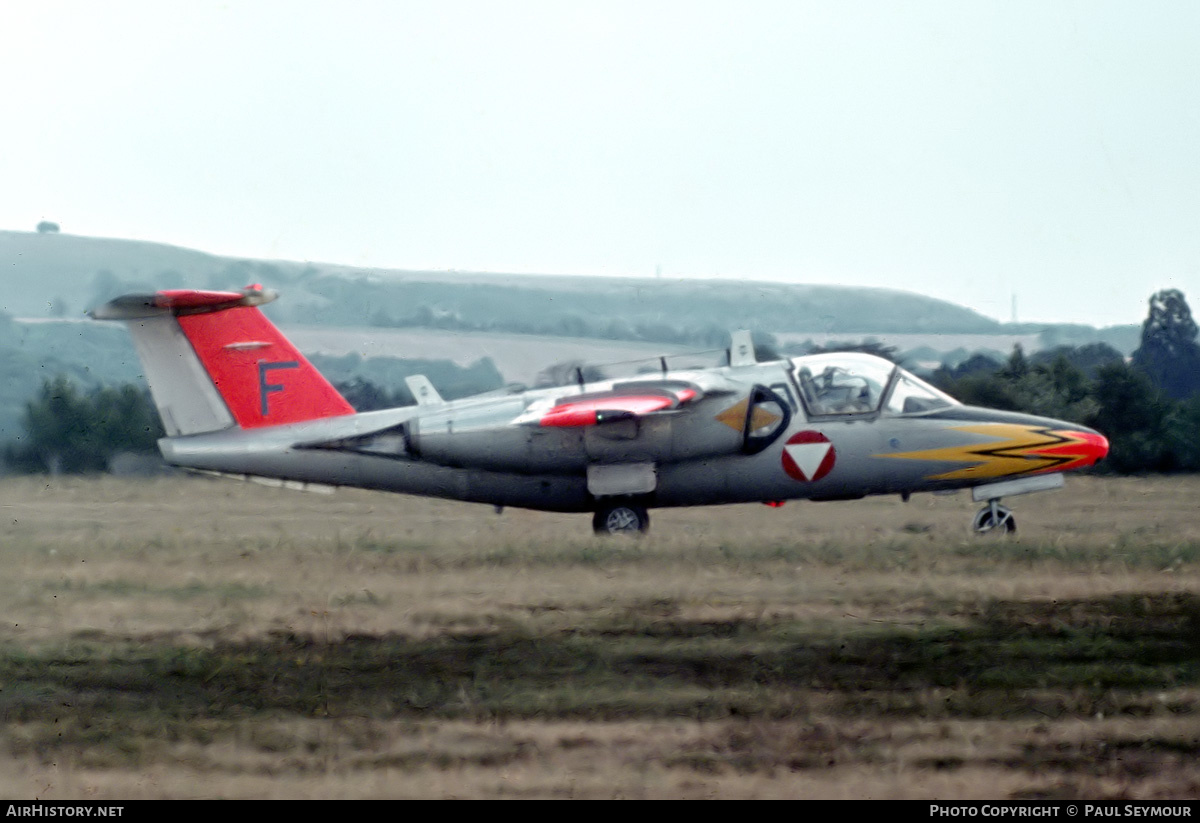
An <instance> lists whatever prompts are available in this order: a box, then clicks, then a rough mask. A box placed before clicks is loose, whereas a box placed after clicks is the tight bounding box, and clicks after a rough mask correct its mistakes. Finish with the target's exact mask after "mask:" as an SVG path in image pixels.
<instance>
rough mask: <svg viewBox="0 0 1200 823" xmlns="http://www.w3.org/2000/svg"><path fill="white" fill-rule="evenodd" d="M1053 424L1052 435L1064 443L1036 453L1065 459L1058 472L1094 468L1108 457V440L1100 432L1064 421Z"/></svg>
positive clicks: (1039, 449) (1037, 450)
mask: <svg viewBox="0 0 1200 823" xmlns="http://www.w3.org/2000/svg"><path fill="white" fill-rule="evenodd" d="M1053 422H1054V426H1053V427H1052V428H1053V430H1052V431H1051V432H1050V434H1051V436H1055V437H1059V438H1062V441H1063V442H1062V443H1060V444H1057V445H1055V446H1051V447H1049V448H1038V449H1036V450H1034V451H1036V452H1037V453H1038V454H1039V455H1044V456H1055V457H1059V458H1063V459H1064V460H1065V462H1064V463H1063V465H1061V466H1060V467H1058V469H1057V470H1058V471H1067V470H1070V469H1083V468H1087V467H1088V466H1094V465H1096V463H1098V462H1099V461H1101V460H1103V459H1104V458H1105V457H1106V456H1107V455H1108V438H1107V437H1105V436H1104V435H1102V434H1101V433H1100V432H1098V431H1096V430H1095V429H1089V428H1088V427H1087V426H1081V425H1079V424H1078V423H1068V422H1066V421H1064V420H1056V421H1053Z"/></svg>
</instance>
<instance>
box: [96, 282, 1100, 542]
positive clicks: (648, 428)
mask: <svg viewBox="0 0 1200 823" xmlns="http://www.w3.org/2000/svg"><path fill="white" fill-rule="evenodd" d="M274 298H275V294H274V293H273V292H270V291H267V290H264V289H262V288H261V287H258V286H250V287H247V288H246V289H245V290H243V291H241V292H224V291H193V290H171V291H160V292H157V293H155V294H146V295H128V296H125V297H119V298H117V299H115V300H113V301H111V302H109V303H106V304H105V305H103V306H100V307H99V308H97V309H95V310H94V311H93V312H92V316H93V317H95V318H98V319H104V320H122V321H124V322H125V323H126V324H127V325H128V326H129V328H130V330H131V331H132V334H133V340H134V344H135V346H136V348H137V352H138V355H139V357H140V358H141V360H142V364H143V367H144V371H145V374H146V377H147V379H148V381H149V383H150V389H151V394H152V395H153V398H154V402H155V405H156V406H157V407H158V411H159V413H160V414H161V416H162V420H163V425H164V427H165V429H166V435H167V436H166V437H164V438H163V439H162V440H160V441H159V447H160V448H161V450H162V453H163V457H164V458H166V461H167V462H168V463H170V464H172V465H175V466H181V467H186V468H190V469H198V470H203V471H210V472H217V473H225V474H234V475H240V476H248V477H258V478H273V479H276V480H291V481H299V482H302V483H317V484H324V485H333V486H356V487H361V488H367V489H379V490H385V491H392V492H401V493H405V494H418V495H428V496H433V497H443V498H450V499H454V500H464V501H470V502H476V503H490V504H492V505H493V506H495V507H497V510H500V508H501V507H504V506H517V507H522V508H527V509H538V510H543V511H558V512H591V513H593V527H594V528H595V530H596V531H597V532H598V533H602V534H617V533H638V532H644V531H646V529H647V527H648V525H649V517H648V515H647V510H648V509H652V508H659V507H668V506H698V505H707V504H718V503H744V502H764V503H770V504H775V505H777V504H779V503H781V502H782V501H786V500H792V499H808V500H850V499H855V498H861V497H864V496H866V495H875V494H898V495H901V496H902V497H904V498H905V499H907V497H908V496H909V495H911V494H913V493H916V492H939V491H947V490H953V489H960V488H969V489H971V491H972V496H973V497H974V499H975V501H976V502H983V503H984V504H985V505H984V506H983V508H982V509H980V510H979V512H978V514H976V515H975V519H974V523H973V528H974V529H975V531H977V532H980V533H983V532H991V531H1000V532H1008V531H1012V530H1013V529H1014V528H1015V522H1014V520H1013V516H1012V513H1011V512H1010V511H1009V510H1008V509H1007V508H1006V507H1004V506H1002V505H1000V500H1001V498H1002V497H1008V496H1011V495H1016V494H1025V493H1027V492H1035V491H1045V490H1048V489H1054V488H1058V487H1059V486H1061V485H1062V484H1063V476H1062V472H1065V471H1069V470H1071V469H1078V468H1082V467H1085V466H1091V465H1093V464H1094V463H1095V462H1096V461H1097V460H1099V459H1101V458H1103V457H1104V456H1105V454H1107V452H1108V441H1107V440H1106V439H1105V438H1104V437H1103V436H1102V435H1101V434H1099V433H1098V432H1095V431H1092V430H1091V429H1088V428H1085V427H1083V426H1080V425H1078V424H1076V423H1068V422H1065V421H1062V420H1052V419H1047V418H1042V417H1034V416H1031V415H1027V414H1016V413H1013V412H1004V411H995V410H990V409H984V408H978V407H973V406H965V405H963V404H961V403H959V402H958V401H956V400H954V399H953V398H952V397H949V396H948V395H946V394H943V393H942V392H940V391H938V390H937V389H935V388H934V387H932V386H930V385H929V384H927V383H925V382H923V381H922V380H920V379H918V378H917V377H915V376H913V375H912V374H910V373H909V372H907V371H905V370H904V369H902V368H900V367H898V366H896V365H895V364H893V363H890V362H888V361H886V360H883V359H880V358H878V357H873V356H870V355H865V354H857V353H842V354H817V355H810V356H806V357H794V358H791V359H787V360H775V361H771V362H762V363H760V362H758V361H757V358H756V357H755V353H754V348H753V346H752V344H751V342H750V335H749V333H748V332H737V333H735V334H734V335H733V345H732V347H731V348H730V349H729V350H728V351H727V352H722V354H721V361H720V362H719V363H718V364H717V365H711V366H709V367H706V368H699V367H687V366H683V367H679V368H676V367H674V366H673V365H672V362H671V361H672V360H673V359H674V358H659V359H656V360H653V361H649V362H643V363H640V364H639V365H640V366H641V368H640V369H630V371H631V373H629V374H626V375H625V376H618V377H612V376H609V375H607V374H602V375H600V376H599V377H596V376H595V375H591V376H590V378H589V379H587V380H585V373H584V372H583V371H582V370H577V371H576V373H575V378H576V379H575V380H574V382H572V383H570V384H569V385H565V386H557V387H553V388H540V389H534V390H529V391H526V390H524V389H523V388H513V389H511V390H507V389H506V390H500V391H497V392H491V393H488V394H482V395H478V396H475V397H469V398H465V399H461V400H454V401H446V400H443V399H442V398H441V396H440V395H439V394H438V392H437V391H436V389H435V388H434V387H433V386H432V385H431V384H430V382H429V381H428V380H427V379H425V378H424V377H412V378H409V379H408V382H409V387H410V388H411V389H412V391H413V394H414V396H415V397H416V398H417V405H415V406H405V407H401V408H395V409H388V410H384V411H371V412H364V413H356V412H355V410H354V409H353V408H352V407H351V406H350V404H349V403H347V402H346V400H345V399H344V398H343V397H342V396H341V395H340V394H339V393H338V391H337V390H336V389H335V388H334V387H333V386H332V385H330V383H329V382H328V381H327V380H325V378H324V377H322V376H321V374H320V373H319V372H317V370H316V369H315V368H313V366H312V365H311V364H310V363H309V362H308V361H307V360H306V359H305V358H304V357H303V356H302V355H301V354H300V352H299V351H297V350H296V348H295V347H294V346H293V345H292V344H291V343H290V342H288V340H287V339H286V338H285V337H284V336H283V335H282V334H281V333H280V332H279V330H278V329H277V328H276V327H275V326H274V325H273V324H272V323H271V322H270V320H268V319H267V318H266V316H265V315H263V313H262V312H261V311H260V309H259V308H258V307H259V306H260V305H262V304H264V303H266V302H268V301H270V300H272V299H274Z"/></svg>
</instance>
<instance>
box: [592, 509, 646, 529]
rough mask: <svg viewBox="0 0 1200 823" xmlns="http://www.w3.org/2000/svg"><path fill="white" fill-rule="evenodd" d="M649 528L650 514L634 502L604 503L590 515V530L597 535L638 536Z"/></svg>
mask: <svg viewBox="0 0 1200 823" xmlns="http://www.w3.org/2000/svg"><path fill="white" fill-rule="evenodd" d="M649 528H650V515H649V514H648V513H647V512H646V508H645V507H644V506H639V505H637V504H635V503H604V504H601V506H600V507H599V508H597V509H596V513H595V515H593V516H592V530H593V531H595V532H596V534H599V535H605V536H608V535H625V536H626V537H638V536H639V535H643V534H645V533H646V531H647V530H648V529H649Z"/></svg>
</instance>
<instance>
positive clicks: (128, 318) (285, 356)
mask: <svg viewBox="0 0 1200 823" xmlns="http://www.w3.org/2000/svg"><path fill="white" fill-rule="evenodd" d="M274 299H275V294H274V292H270V291H264V290H263V289H262V288H261V287H258V286H250V287H247V288H246V289H244V290H243V291H240V292H223V291H192V290H183V289H181V290H172V291H160V292H157V293H155V294H150V295H127V296H125V297H118V298H117V299H115V300H113V301H111V302H108V303H105V304H104V305H103V306H100V307H99V308H97V309H94V310H93V311H92V312H91V316H92V317H94V318H96V319H98V320H123V321H125V323H126V324H127V325H128V326H129V330H130V332H131V333H132V335H133V342H134V346H135V347H136V349H137V353H138V357H139V358H140V359H141V361H142V367H143V368H144V369H145V372H146V379H147V381H149V383H150V392H151V394H152V395H153V396H154V403H155V405H156V406H157V407H158V411H159V414H160V415H161V416H162V419H163V426H164V427H165V428H166V431H167V435H168V436H171V437H176V436H180V435H187V434H199V433H202V432H209V431H218V430H220V429H227V428H231V427H233V426H239V427H241V428H243V429H255V428H262V427H265V426H280V425H284V424H287V423H300V422H303V421H305V420H315V419H317V418H321V417H335V416H339V415H347V414H354V408H353V407H352V406H351V405H350V404H349V403H347V402H346V400H345V398H343V397H342V396H341V395H340V394H338V392H337V389H335V388H334V387H333V386H332V385H330V383H329V381H328V380H326V379H325V378H324V377H322V376H321V374H320V372H318V371H317V370H316V369H315V368H314V367H313V365H312V364H311V363H309V362H308V360H306V359H305V357H304V355H302V354H300V352H299V351H297V350H296V347H295V346H293V345H292V344H291V343H290V342H289V341H288V339H287V338H286V337H284V336H283V334H282V333H280V331H279V329H277V328H275V325H274V324H273V323H271V321H270V320H268V319H267V318H266V316H265V315H264V314H263V313H262V312H261V311H260V310H259V309H258V307H259V306H260V305H262V304H264V303H268V302H270V301H271V300H274Z"/></svg>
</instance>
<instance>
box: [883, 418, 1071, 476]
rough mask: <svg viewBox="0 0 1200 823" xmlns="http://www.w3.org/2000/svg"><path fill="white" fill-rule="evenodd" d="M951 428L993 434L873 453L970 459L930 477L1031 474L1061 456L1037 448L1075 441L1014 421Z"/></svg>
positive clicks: (1055, 462) (954, 460)
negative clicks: (978, 440)
mask: <svg viewBox="0 0 1200 823" xmlns="http://www.w3.org/2000/svg"><path fill="white" fill-rule="evenodd" d="M949 430H951V431H962V432H969V433H971V434H980V435H984V436H985V437H990V438H995V441H994V442H988V443H967V444H965V445H961V446H947V447H944V448H940V449H926V450H924V451H915V452H897V453H894V454H876V455H873V456H874V457H895V458H899V459H901V460H942V461H945V462H948V463H971V464H973V465H970V466H966V467H964V468H961V469H955V470H954V471H949V472H945V473H943V474H933V475H929V477H928V478H927V479H929V480H974V479H977V478H989V477H1005V476H1007V475H1011V474H1032V473H1034V472H1038V471H1042V470H1043V469H1049V468H1053V467H1054V466H1058V465H1061V464H1062V463H1063V462H1065V461H1064V458H1062V457H1061V456H1054V455H1042V454H1037V453H1036V450H1037V449H1043V448H1046V447H1048V446H1061V445H1064V444H1070V443H1072V442H1075V439H1074V438H1071V437H1069V436H1066V435H1067V434H1068V433H1067V432H1051V431H1050V430H1049V429H1045V428H1040V427H1038V426H1022V425H1018V424H1015V423H981V424H979V425H975V426H950V427H949Z"/></svg>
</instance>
